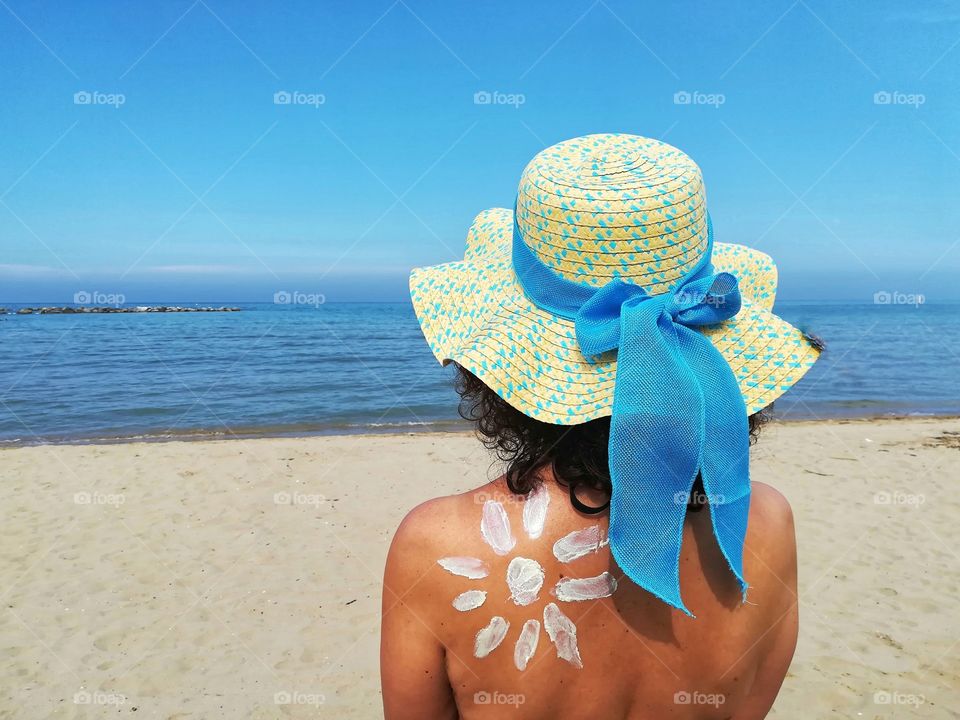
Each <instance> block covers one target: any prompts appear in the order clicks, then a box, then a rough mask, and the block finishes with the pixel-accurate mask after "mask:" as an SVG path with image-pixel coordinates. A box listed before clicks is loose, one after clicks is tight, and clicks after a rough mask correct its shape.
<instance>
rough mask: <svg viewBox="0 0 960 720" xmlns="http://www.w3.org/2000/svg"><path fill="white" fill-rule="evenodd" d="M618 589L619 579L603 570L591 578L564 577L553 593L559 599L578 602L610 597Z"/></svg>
mask: <svg viewBox="0 0 960 720" xmlns="http://www.w3.org/2000/svg"><path fill="white" fill-rule="evenodd" d="M616 589H617V579H616V578H615V577H614V576H613V575H611V574H610V573H608V572H602V573H600V574H599V575H597V576H596V577H590V578H564V579H563V580H561V581H560V582H558V583H557V584H556V586H555V587H554V588H553V594H554V595H555V596H556V597H557V600H563V601H564V602H578V601H580V600H599V599H600V598H605V597H610V596H611V595H613V593H614V592H616Z"/></svg>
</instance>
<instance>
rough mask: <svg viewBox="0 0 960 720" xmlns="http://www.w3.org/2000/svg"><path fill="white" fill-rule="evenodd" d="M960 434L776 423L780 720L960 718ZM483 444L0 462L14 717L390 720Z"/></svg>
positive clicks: (772, 476)
mask: <svg viewBox="0 0 960 720" xmlns="http://www.w3.org/2000/svg"><path fill="white" fill-rule="evenodd" d="M958 452H960V420H958V419H936V420H934V419H924V420H884V421H869V422H868V421H849V422H841V421H838V422H829V423H826V422H823V423H791V424H774V425H770V426H768V427H767V428H765V431H764V433H763V435H762V437H761V441H760V443H759V444H758V445H757V446H756V448H755V451H754V464H753V476H754V479H756V480H762V481H765V482H768V483H770V484H772V485H775V486H776V487H777V488H779V489H780V490H781V491H782V492H783V493H784V494H786V495H787V497H788V498H789V499H790V501H791V502H792V504H793V507H794V511H795V514H796V521H797V528H798V533H799V543H800V591H801V597H800V602H801V634H800V643H799V647H798V650H797V654H796V657H795V659H794V663H793V666H792V668H791V670H790V673H789V675H788V677H787V680H786V682H785V685H784V689H783V691H782V692H781V695H780V698H779V699H778V701H777V704H776V706H775V709H774V712H773V714H772V715H771V717H776V718H800V717H803V718H825V717H844V718H846V717H850V718H868V719H869V718H956V717H960V710H958V708H960V557H958V555H960V550H958V547H960V529H958V524H957V522H956V519H957V518H958V517H960V500H958V498H957V485H956V477H957V475H956V467H957V461H958V459H960V454H958ZM494 473H496V467H495V466H494V467H491V465H490V460H489V458H488V456H487V454H486V452H485V451H484V450H483V449H482V447H480V445H479V443H477V441H476V440H475V439H474V438H473V437H472V436H470V435H468V434H414V435H392V436H386V435H384V436H372V435H366V436H361V435H357V436H339V437H312V438H290V439H258V440H227V441H216V442H205V441H197V442H167V443H136V444H116V445H76V446H35V447H21V448H7V449H3V450H0V477H2V482H3V486H4V491H3V498H4V502H3V510H2V524H3V528H4V541H3V544H2V551H0V577H2V594H3V610H4V612H3V615H2V620H0V653H2V657H3V658H4V660H3V663H2V666H0V676H2V680H0V690H2V692H0V717H3V718H46V717H60V718H74V717H77V718H86V717H91V718H92V717H106V716H108V715H109V716H116V715H117V714H118V713H119V714H121V715H124V714H128V713H134V712H135V713H136V715H135V716H136V717H150V718H215V717H230V718H270V717H281V718H286V717H296V718H300V717H304V718H306V717H330V718H376V717H378V716H379V715H380V696H379V688H378V686H379V679H378V668H377V648H378V623H379V609H380V580H381V570H382V567H383V562H384V558H385V556H386V552H387V547H388V543H389V541H390V538H391V536H392V533H393V531H394V529H395V527H396V525H397V523H398V522H399V520H400V519H401V517H402V516H403V515H404V514H405V513H406V511H407V510H409V509H410V508H411V507H413V506H414V505H416V504H417V503H419V502H421V501H423V500H425V499H427V498H430V497H433V496H436V495H439V494H449V493H454V492H458V491H462V490H466V489H467V488H470V487H472V486H474V485H476V484H479V483H482V482H484V481H485V480H486V479H487V478H488V477H490V476H492V475H493V474H494Z"/></svg>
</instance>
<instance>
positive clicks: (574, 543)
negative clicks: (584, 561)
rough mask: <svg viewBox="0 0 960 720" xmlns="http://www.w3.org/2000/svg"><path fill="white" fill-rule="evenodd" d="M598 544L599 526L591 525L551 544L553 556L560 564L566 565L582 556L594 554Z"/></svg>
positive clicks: (598, 546) (599, 544) (599, 545)
mask: <svg viewBox="0 0 960 720" xmlns="http://www.w3.org/2000/svg"><path fill="white" fill-rule="evenodd" d="M602 544H603V543H601V542H600V526H599V525H591V526H590V527H588V528H584V529H583V530H574V531H573V532H572V533H569V534H567V535H564V536H563V537H562V538H560V539H559V540H557V541H556V542H555V543H554V544H553V556H554V557H555V558H556V559H557V560H559V561H560V562H562V563H568V562H570V561H572V560H576V559H577V558H582V557H583V556H584V555H589V554H590V553H592V552H596V551H597V549H598V548H600V547H601V545H602Z"/></svg>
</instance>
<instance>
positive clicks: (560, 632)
mask: <svg viewBox="0 0 960 720" xmlns="http://www.w3.org/2000/svg"><path fill="white" fill-rule="evenodd" d="M543 629H544V630H546V631H547V635H549V636H550V640H552V641H553V644H554V645H556V647H557V657H558V658H560V659H561V660H566V661H567V662H568V663H570V664H571V665H574V666H576V667H578V668H582V667H583V660H581V659H580V650H579V649H578V648H577V626H576V625H574V624H573V621H571V620H570V618H568V617H567V616H566V615H564V614H563V613H562V612H560V608H558V607H557V605H556V603H550V604H549V605H547V606H546V607H545V608H544V609H543Z"/></svg>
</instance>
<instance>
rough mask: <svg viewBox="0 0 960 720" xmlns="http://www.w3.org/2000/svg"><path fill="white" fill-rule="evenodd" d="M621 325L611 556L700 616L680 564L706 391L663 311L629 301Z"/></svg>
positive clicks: (657, 592) (648, 586) (699, 454)
mask: <svg viewBox="0 0 960 720" xmlns="http://www.w3.org/2000/svg"><path fill="white" fill-rule="evenodd" d="M620 320H621V323H622V325H623V328H624V330H625V331H624V332H622V334H621V342H620V348H619V350H618V355H617V358H618V359H617V377H616V389H615V391H614V400H613V414H612V419H611V423H610V448H609V458H610V476H611V483H612V486H613V487H612V494H611V498H610V550H611V552H612V553H613V556H614V558H615V559H616V561H617V563H618V564H619V565H620V568H621V569H622V570H623V571H624V572H625V573H626V575H627V576H628V577H629V578H630V579H631V580H632V581H633V582H634V583H636V584H637V585H639V586H641V587H642V588H644V589H645V590H647V591H649V592H650V593H652V594H653V595H655V596H657V597H658V598H660V599H661V600H663V601H664V602H666V603H668V604H670V605H672V606H673V607H675V608H677V609H679V610H682V611H683V612H684V613H686V614H687V615H691V616H692V613H691V612H690V611H689V610H688V609H687V608H686V606H685V605H684V604H683V600H682V599H681V597H680V570H679V563H680V547H681V544H682V542H683V524H684V519H685V517H686V512H687V500H688V498H689V494H690V489H691V488H692V486H693V483H694V481H695V480H696V476H697V473H698V471H699V470H700V465H701V462H702V457H703V444H704V439H705V427H704V413H705V409H706V408H705V399H704V393H703V391H702V389H701V387H700V383H699V382H698V380H697V377H696V375H694V373H693V371H692V370H691V369H690V367H689V365H688V364H687V362H686V361H685V359H684V358H683V356H682V354H681V347H680V343H678V342H677V340H678V337H677V328H676V327H675V325H674V323H673V320H672V318H671V317H670V316H669V314H667V313H666V312H664V310H663V308H662V306H660V305H659V304H657V303H652V302H641V303H638V304H636V305H631V304H630V303H627V304H625V305H624V307H623V308H622V314H621V318H620ZM627 328H629V332H627V331H626V329H627ZM651 367H653V368H657V373H656V376H655V377H651V374H650V370H649V369H650V368H651ZM664 387H667V388H670V392H669V394H666V393H664V392H663V388H664ZM678 408H682V410H681V411H680V412H678ZM638 541H639V542H638Z"/></svg>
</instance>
